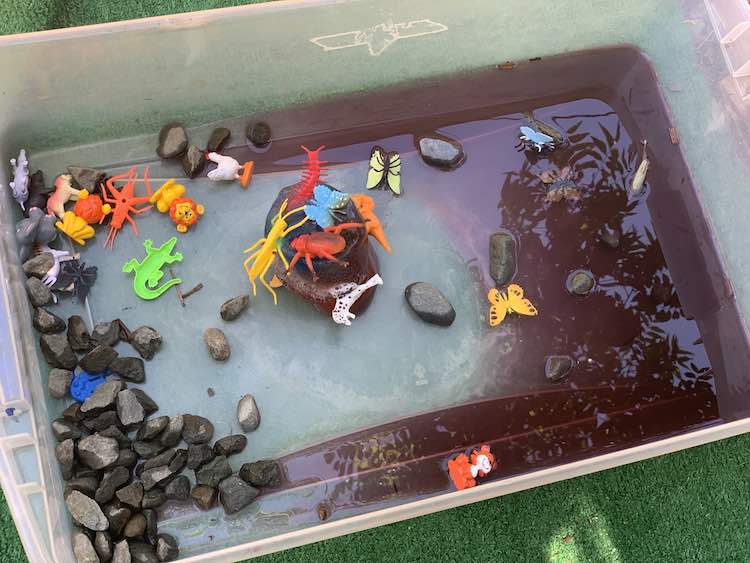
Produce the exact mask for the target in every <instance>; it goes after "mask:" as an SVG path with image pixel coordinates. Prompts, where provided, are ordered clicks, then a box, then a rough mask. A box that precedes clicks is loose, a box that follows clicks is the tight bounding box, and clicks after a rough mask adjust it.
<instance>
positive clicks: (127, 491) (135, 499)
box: [115, 481, 144, 510]
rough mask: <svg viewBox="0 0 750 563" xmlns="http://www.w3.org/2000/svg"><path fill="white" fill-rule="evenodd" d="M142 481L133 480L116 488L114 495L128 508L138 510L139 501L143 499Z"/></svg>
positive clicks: (139, 506)
mask: <svg viewBox="0 0 750 563" xmlns="http://www.w3.org/2000/svg"><path fill="white" fill-rule="evenodd" d="M143 489H144V486H143V483H141V482H140V481H135V482H133V483H130V485H127V486H125V487H122V488H121V489H118V490H117V492H116V493H115V495H116V496H117V500H119V501H120V502H121V503H122V504H124V505H125V506H127V507H129V508H134V509H135V510H139V509H140V508H141V501H143Z"/></svg>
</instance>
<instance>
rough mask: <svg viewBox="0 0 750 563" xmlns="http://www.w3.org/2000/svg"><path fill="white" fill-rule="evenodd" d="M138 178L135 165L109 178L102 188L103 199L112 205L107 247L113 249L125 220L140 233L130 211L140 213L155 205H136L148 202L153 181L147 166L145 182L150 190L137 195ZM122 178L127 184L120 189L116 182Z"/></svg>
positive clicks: (144, 172) (134, 230) (134, 231)
mask: <svg viewBox="0 0 750 563" xmlns="http://www.w3.org/2000/svg"><path fill="white" fill-rule="evenodd" d="M137 178H138V173H137V169H136V167H135V166H133V167H132V168H131V169H130V170H128V172H126V173H125V174H119V175H117V176H112V177H111V178H109V179H107V182H106V187H105V189H103V190H102V199H103V200H104V201H105V202H107V203H109V204H111V205H112V219H111V221H110V222H109V233H108V234H107V239H106V240H105V241H104V247H105V248H109V249H111V248H112V247H113V246H114V244H115V237H116V236H117V233H118V232H119V231H120V229H121V228H122V226H123V225H124V224H125V221H127V222H128V223H130V226H131V227H132V228H133V233H135V234H136V235H138V227H136V226H135V221H134V220H133V218H132V217H131V216H130V213H131V212H132V213H134V214H136V215H139V214H141V213H143V212H145V211H148V210H149V209H151V207H153V206H151V205H149V206H147V207H136V205H141V204H143V203H148V200H149V198H150V197H151V183H150V182H149V181H148V168H145V169H144V171H143V183H144V184H146V190H147V191H148V195H147V196H144V197H135V181H136V179H137ZM121 180H127V181H126V182H125V185H124V186H122V188H120V189H119V190H118V189H116V188H115V182H119V181H121ZM107 192H109V195H107ZM103 220H104V217H102V220H101V221H99V223H101V222H102V221H103Z"/></svg>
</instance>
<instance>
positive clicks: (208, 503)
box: [190, 485, 216, 510]
mask: <svg viewBox="0 0 750 563" xmlns="http://www.w3.org/2000/svg"><path fill="white" fill-rule="evenodd" d="M190 496H191V497H192V499H193V501H195V504H196V505H197V506H198V508H200V509H201V510H210V509H211V507H212V506H213V505H214V503H215V502H216V489H215V488H213V487H209V486H208V485H196V486H195V487H193V490H192V491H190Z"/></svg>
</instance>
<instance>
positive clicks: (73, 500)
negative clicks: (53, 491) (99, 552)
mask: <svg viewBox="0 0 750 563" xmlns="http://www.w3.org/2000/svg"><path fill="white" fill-rule="evenodd" d="M65 505H66V506H67V507H68V512H70V515H71V516H72V517H73V520H75V521H76V523H77V524H80V525H81V526H83V527H84V528H88V529H89V530H93V531H95V532H96V531H104V530H106V529H107V528H108V527H109V522H108V521H107V517H106V516H104V513H103V512H102V509H101V508H99V505H98V504H97V503H96V501H95V500H94V499H92V498H90V497H87V496H86V495H84V494H83V493H82V492H80V491H70V493H68V496H66V497H65ZM92 550H93V546H92Z"/></svg>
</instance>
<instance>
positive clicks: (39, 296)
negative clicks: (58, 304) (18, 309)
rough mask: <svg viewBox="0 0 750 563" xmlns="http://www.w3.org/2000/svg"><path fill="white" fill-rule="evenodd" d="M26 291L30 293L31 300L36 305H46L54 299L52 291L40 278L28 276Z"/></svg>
mask: <svg viewBox="0 0 750 563" xmlns="http://www.w3.org/2000/svg"><path fill="white" fill-rule="evenodd" d="M26 293H27V294H28V295H29V301H31V304H32V305H33V306H34V307H44V306H45V305H46V304H47V303H49V302H50V301H51V300H52V291H51V290H50V288H49V287H47V286H46V285H44V284H43V283H42V282H41V280H39V279H38V278H28V279H27V280H26Z"/></svg>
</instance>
